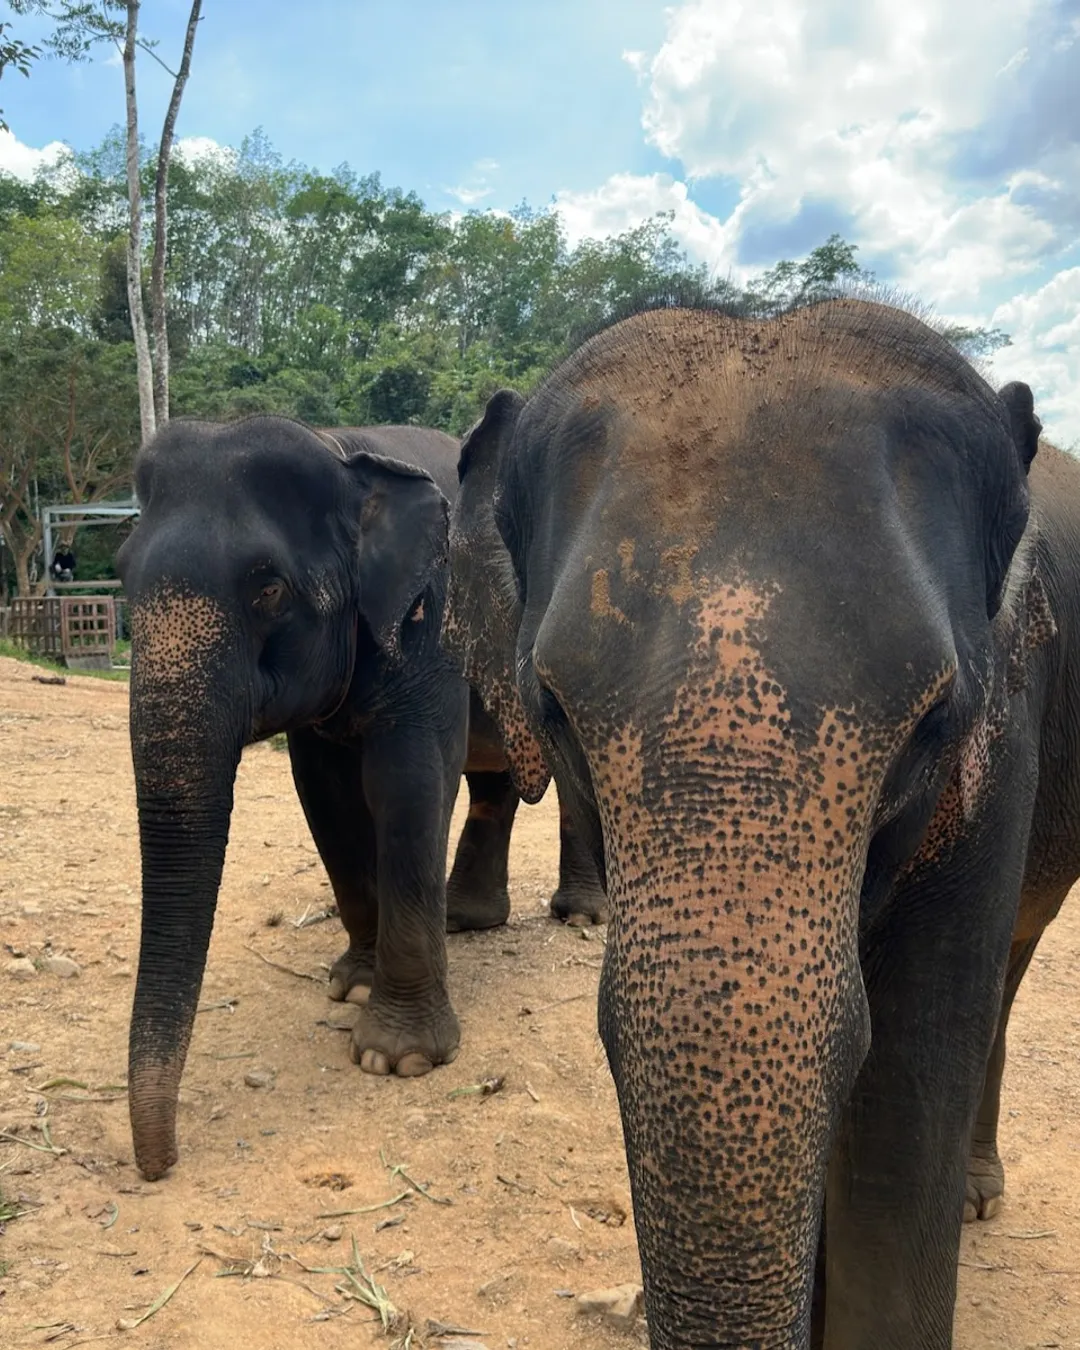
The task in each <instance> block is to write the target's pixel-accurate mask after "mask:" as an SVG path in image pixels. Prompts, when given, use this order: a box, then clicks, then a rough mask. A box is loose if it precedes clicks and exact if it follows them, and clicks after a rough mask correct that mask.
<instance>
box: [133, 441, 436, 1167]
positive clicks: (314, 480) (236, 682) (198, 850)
mask: <svg viewBox="0 0 1080 1350" xmlns="http://www.w3.org/2000/svg"><path fill="white" fill-rule="evenodd" d="M135 482H136V490H137V493H138V497H139V501H140V503H141V506H142V512H141V518H140V521H139V524H138V527H137V528H136V530H135V531H134V533H133V534H132V535H131V537H130V538H129V539H128V541H127V542H126V543H125V544H124V546H123V548H122V549H121V551H120V554H119V556H118V559H117V566H118V568H119V571H120V575H121V577H122V578H123V581H124V587H125V591H126V593H127V595H128V597H129V600H130V604H131V617H132V676H131V743H132V754H133V759H134V767H135V781H136V792H137V802H138V814H139V835H140V843H141V850H142V888H143V895H142V938H141V946H140V954H139V971H138V980H137V984H136V989H135V1002H134V1008H133V1011H132V1019H131V1036H130V1047H129V1056H130V1063H129V1097H130V1110H131V1123H132V1132H133V1136H134V1142H135V1157H136V1161H137V1163H138V1166H139V1168H140V1170H141V1171H142V1173H143V1175H144V1176H146V1177H147V1178H148V1179H151V1180H153V1179H155V1178H157V1177H160V1176H161V1175H162V1174H163V1173H164V1172H165V1171H167V1170H168V1168H169V1167H170V1166H171V1165H172V1164H173V1163H174V1162H175V1161H176V1158H177V1146H176V1105H177V1094H178V1090H179V1082H180V1076H181V1072H182V1070H183V1066H184V1060H185V1056H186V1053H187V1047H188V1042H189V1039H190V1035H191V1030H192V1024H193V1019H194V1015H195V1008H196V1003H197V1000H198V995H199V988H200V985H201V981H202V975H203V970H204V966H205V962H206V953H207V946H208V943H209V939H210V933H211V929H212V926H213V919H214V910H215V906H216V902H217V893H218V888H219V886H220V882H221V872H222V866H223V862H224V856H225V846H226V842H227V839H228V831H229V819H230V814H231V811H232V795H233V783H234V779H235V775H236V769H237V765H238V763H239V760H240V753H241V750H242V749H243V747H244V746H245V745H248V744H250V743H251V742H252V741H256V740H259V739H262V738H264V737H267V736H269V735H271V734H273V733H275V732H279V731H288V730H292V729H295V728H298V727H301V726H307V725H311V724H318V723H320V722H324V721H325V720H326V719H328V718H330V717H331V716H332V715H333V714H334V713H335V712H336V711H337V710H338V709H339V707H340V706H341V705H342V703H343V701H344V700H345V699H346V697H347V695H348V692H349V690H350V686H351V685H352V684H353V681H354V677H355V676H356V674H357V671H358V670H360V669H361V668H362V667H364V666H365V665H367V666H370V665H371V664H372V663H378V662H391V663H392V662H394V661H396V660H398V659H399V657H400V655H401V650H402V644H403V643H406V642H408V641H410V640H412V637H411V634H410V633H408V632H406V631H404V630H408V629H410V628H411V627H412V625H410V624H407V623H405V620H406V618H407V617H408V616H409V615H410V613H411V612H412V611H414V610H415V608H416V606H417V602H418V601H419V600H421V599H422V598H423V597H424V595H425V593H426V592H427V591H428V589H429V588H432V587H435V588H438V589H439V590H440V594H441V588H442V587H444V585H445V554H446V513H447V503H446V500H445V498H444V497H443V495H442V494H441V492H440V491H439V490H438V488H437V487H436V486H435V484H434V483H433V482H432V480H431V478H430V477H428V475H427V474H426V473H424V472H423V471H421V470H419V469H414V468H411V467H409V466H408V465H405V464H401V463H397V462H396V461H394V460H391V459H384V458H382V457H379V456H375V455H372V454H368V453H364V452H360V453H357V454H354V455H353V456H352V457H351V458H348V459H346V458H345V457H344V456H343V454H342V453H341V451H340V447H339V446H338V445H337V443H336V442H335V448H334V449H331V448H329V447H328V445H327V444H326V443H324V441H322V440H321V439H320V438H319V436H318V435H317V434H316V433H315V432H313V431H312V430H310V429H309V428H307V427H305V426H303V425H302V424H300V423H297V422H292V421H290V420H287V419H285V418H279V417H256V418H250V419H247V420H245V421H241V422H238V423H234V424H231V425H213V424H209V423H203V422H194V421H190V422H189V421H173V422H171V423H170V424H169V426H168V427H167V428H166V429H165V430H164V431H162V432H161V433H160V434H159V435H158V436H157V437H156V438H155V439H154V440H153V441H151V442H150V443H149V444H148V445H146V446H145V447H144V448H143V450H142V451H141V452H140V455H139V457H138V461H137V465H136V476H135Z"/></svg>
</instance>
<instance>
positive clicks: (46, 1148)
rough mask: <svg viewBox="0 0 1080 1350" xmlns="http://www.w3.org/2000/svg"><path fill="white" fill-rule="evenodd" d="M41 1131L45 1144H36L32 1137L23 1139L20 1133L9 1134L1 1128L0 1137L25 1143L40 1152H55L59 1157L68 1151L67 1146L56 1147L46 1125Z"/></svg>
mask: <svg viewBox="0 0 1080 1350" xmlns="http://www.w3.org/2000/svg"><path fill="white" fill-rule="evenodd" d="M41 1133H42V1135H44V1137H45V1139H46V1142H45V1143H44V1144H35V1143H34V1141H33V1140H32V1139H23V1138H22V1136H21V1135H18V1134H8V1132H7V1130H0V1139H6V1140H8V1142H9V1143H12V1144H25V1145H26V1147H27V1148H32V1149H35V1150H36V1151H37V1152H38V1153H54V1154H55V1155H56V1156H57V1157H58V1158H59V1157H62V1156H63V1155H64V1154H65V1153H66V1152H67V1149H66V1148H57V1147H56V1145H55V1144H54V1143H53V1141H52V1140H51V1139H50V1138H49V1136H48V1134H47V1133H46V1131H45V1129H44V1127H43V1128H42V1131H41Z"/></svg>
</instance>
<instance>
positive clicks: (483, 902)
mask: <svg viewBox="0 0 1080 1350" xmlns="http://www.w3.org/2000/svg"><path fill="white" fill-rule="evenodd" d="M509 917H510V893H509V892H508V891H507V889H506V887H505V886H501V887H496V888H494V889H493V888H491V887H490V886H487V887H482V886H476V885H470V884H469V883H468V882H467V881H464V880H458V879H457V878H456V877H453V876H452V877H451V878H450V880H449V882H448V883H447V886H446V931H447V932H448V933H469V932H473V931H474V930H476V929H481V928H498V927H500V925H502V924H504V923H505V922H506V921H507V919H509Z"/></svg>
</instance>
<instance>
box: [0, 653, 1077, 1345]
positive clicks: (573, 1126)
mask: <svg viewBox="0 0 1080 1350" xmlns="http://www.w3.org/2000/svg"><path fill="white" fill-rule="evenodd" d="M34 673H35V672H34V671H33V669H32V667H30V666H26V665H20V664H16V663H15V662H12V661H8V660H0V750H2V756H3V758H2V770H3V785H2V788H0V941H2V942H3V944H4V947H5V950H4V951H3V952H2V953H0V1131H3V1132H4V1133H5V1136H8V1137H4V1138H0V1169H2V1170H0V1193H2V1195H3V1197H4V1199H5V1201H6V1203H7V1204H8V1206H10V1207H14V1208H16V1209H21V1210H22V1211H23V1212H22V1214H21V1216H20V1217H17V1218H13V1219H10V1220H9V1221H8V1222H7V1223H6V1225H3V1227H2V1228H0V1232H2V1236H0V1270H2V1271H3V1274H2V1277H0V1345H2V1346H4V1347H7V1346H12V1347H17V1346H22V1345H35V1344H42V1343H45V1342H51V1343H53V1344H56V1345H59V1346H61V1347H65V1348H66V1347H70V1346H73V1345H76V1344H79V1343H85V1342H87V1341H90V1340H100V1341H103V1342H104V1341H126V1342H127V1343H128V1344H131V1345H135V1346H141V1347H147V1348H148V1350H157V1347H168V1348H169V1350H174V1348H175V1350H187V1348H188V1347H191V1350H195V1348H196V1347H197V1350H218V1347H221V1348H222V1350H224V1348H225V1347H229V1348H230V1350H231V1348H232V1347H234V1346H236V1345H244V1346H250V1347H253V1350H264V1348H267V1347H279V1346H280V1347H290V1350H307V1348H308V1347H320V1350H333V1347H337V1346H341V1347H350V1350H351V1348H352V1347H355V1346H364V1345H369V1344H371V1345H387V1344H388V1343H389V1342H388V1340H387V1339H386V1338H384V1336H383V1334H382V1331H381V1329H380V1327H379V1326H378V1324H377V1323H375V1322H373V1320H372V1318H373V1316H374V1315H373V1313H372V1312H371V1310H370V1309H369V1308H367V1307H366V1306H365V1305H364V1304H363V1303H362V1302H359V1301H356V1300H352V1299H348V1298H345V1297H344V1296H343V1295H342V1294H341V1293H340V1292H338V1289H337V1287H338V1286H341V1287H342V1288H346V1289H351V1290H352V1291H353V1292H356V1290H357V1287H358V1286H357V1284H356V1283H355V1277H356V1275H357V1273H358V1271H359V1266H358V1265H357V1258H359V1261H360V1262H362V1265H363V1269H364V1270H365V1271H366V1272H367V1274H368V1275H370V1276H372V1277H373V1278H374V1280H375V1281H376V1283H377V1284H379V1285H381V1286H382V1287H383V1288H384V1289H385V1290H386V1293H387V1295H388V1296H389V1298H390V1300H392V1302H393V1303H394V1304H395V1305H396V1307H397V1308H398V1309H400V1310H402V1311H403V1312H404V1313H406V1314H407V1315H408V1317H409V1318H410V1319H411V1325H412V1326H413V1327H415V1329H416V1331H415V1333H414V1336H413V1339H412V1342H411V1344H412V1345H414V1346H416V1345H420V1344H423V1343H424V1337H429V1336H431V1335H432V1332H433V1326H434V1329H435V1330H436V1331H437V1330H438V1324H443V1325H444V1326H445V1325H446V1324H449V1325H451V1326H454V1327H457V1328H461V1329H463V1331H465V1330H467V1331H468V1332H469V1333H470V1334H469V1335H468V1336H465V1335H462V1336H460V1337H459V1339H458V1341H457V1345H458V1347H459V1350H461V1348H462V1345H463V1342H469V1341H471V1342H473V1343H480V1344H481V1345H483V1346H487V1347H489V1350H496V1348H497V1347H507V1350H514V1347H524V1346H528V1347H530V1350H566V1348H568V1347H575V1348H576V1350H577V1348H579V1350H601V1347H616V1346H623V1347H625V1346H632V1345H634V1344H640V1343H641V1341H642V1339H643V1332H642V1329H641V1328H640V1326H639V1327H638V1328H637V1329H636V1330H630V1331H617V1330H614V1329H611V1328H609V1327H607V1326H606V1325H601V1324H600V1323H599V1322H598V1321H597V1319H596V1318H594V1317H587V1316H581V1315H579V1314H577V1313H576V1312H575V1307H574V1303H573V1299H572V1297H571V1295H574V1294H577V1293H580V1292H582V1291H584V1290H589V1289H594V1288H596V1287H598V1286H604V1285H613V1284H619V1283H622V1282H624V1281H634V1280H637V1279H638V1278H639V1270H638V1264H637V1255H636V1251H635V1246H634V1235H633V1223H632V1220H631V1219H630V1218H629V1209H630V1199H629V1192H628V1186H627V1178H626V1167H625V1162H624V1159H623V1151H622V1141H621V1136H620V1130H619V1122H618V1114H617V1110H616V1104H615V1093H614V1090H613V1087H612V1083H611V1078H610V1076H609V1074H608V1070H607V1066H606V1063H605V1060H604V1055H603V1051H602V1049H601V1046H600V1043H599V1040H598V1037H597V1035H596V1032H595V990H596V982H597V976H598V970H599V965H600V959H601V955H602V949H603V936H602V930H594V931H593V932H591V933H586V934H583V933H582V932H581V931H580V930H575V929H567V928H562V927H560V926H557V925H555V924H553V923H552V922H551V921H550V920H549V919H548V918H547V917H546V905H547V897H548V895H549V893H550V891H551V889H552V887H553V885H554V882H555V877H556V870H557V821H556V812H555V803H554V795H553V794H551V795H550V796H549V798H548V799H546V800H545V801H544V802H543V803H542V804H541V805H540V806H539V807H536V808H533V809H525V808H523V809H522V811H521V813H520V814H519V818H518V826H517V831H516V833H515V837H514V844H513V853H512V858H511V887H512V895H513V905H514V911H513V915H512V918H511V921H510V924H509V926H508V927H507V928H505V929H502V930H499V931H495V932H491V933H486V934H467V935H461V936H455V937H451V938H450V940H449V944H450V971H451V989H452V993H453V997H454V999H455V1003H456V1006H457V1009H458V1012H459V1015H460V1017H461V1021H462V1028H463V1047H462V1052H461V1054H460V1056H459V1058H458V1059H457V1061H456V1062H455V1063H454V1064H453V1065H451V1066H450V1067H448V1068H444V1069H440V1070H439V1071H437V1072H436V1073H434V1074H431V1075H429V1076H428V1077H427V1078H424V1079H417V1080H412V1081H397V1080H376V1079H372V1078H368V1077H365V1076H363V1075H361V1074H360V1072H359V1070H358V1069H356V1068H354V1067H353V1066H352V1065H351V1064H350V1062H349V1058H348V1049H347V1037H346V1036H345V1035H344V1034H342V1029H343V1028H344V1027H346V1026H347V1025H348V1024H349V1022H350V1020H351V1017H352V1016H353V1013H352V1011H351V1010H350V1009H348V1008H346V1007H343V1006H340V1005H336V1004H331V1003H330V1002H329V1001H328V1000H327V998H326V995H325V993H324V991H323V989H322V987H321V985H322V983H323V981H324V979H325V974H326V968H327V966H328V965H329V963H330V962H331V961H332V960H333V959H334V958H335V957H336V956H337V955H338V954H339V951H340V949H341V947H342V933H341V930H340V927H339V924H338V922H337V920H336V919H331V920H329V921H324V922H316V923H310V924H307V925H305V926H302V927H298V926H297V921H299V920H300V919H301V918H302V917H304V916H307V917H308V918H311V917H312V916H313V915H316V914H317V913H318V912H319V911H320V910H322V909H324V908H325V907H326V906H327V904H328V903H329V891H328V889H327V883H326V879H325V876H324V873H323V871H322V868H321V866H320V864H319V863H318V859H317V857H316V854H315V852H314V848H313V846H312V843H311V839H310V837H309V835H308V831H307V828H306V826H305V824H304V820H303V817H302V815H301V812H300V808H299V805H298V803H297V801H296V797H295V795H294V792H293V789H292V783H291V779H290V776H289V765H288V758H287V756H286V755H285V754H283V753H280V752H278V751H276V750H274V749H273V748H271V747H270V746H268V745H263V746H258V747H254V748H252V749H251V750H249V751H248V752H247V753H246V754H245V756H244V760H243V763H242V765H241V769H240V776H239V782H238V785H237V792H236V802H237V805H236V811H235V814H234V818H233V826H232V837H231V841H230V844H229V854H228V860H227V863H226V869H225V880H224V885H223V888H222V894H221V900H220V904H219V909H218V918H217V924H216V928H215V932H214V938H213V944H212V947H211V950H210V958H209V963H208V967H207V975H206V981H205V984H204V987H203V993H202V1003H201V1010H200V1013H199V1016H198V1017H197V1019H196V1030H195V1036H194V1040H193V1042H192V1046H191V1053H190V1057H189V1059H188V1066H187V1071H186V1074H185V1077H184V1086H183V1090H182V1095H181V1105H180V1149H181V1157H180V1162H179V1165H178V1166H177V1167H176V1168H175V1169H174V1170H173V1172H172V1173H171V1174H170V1175H169V1177H168V1178H167V1179H166V1180H164V1181H162V1182H159V1183H157V1184H154V1185H149V1184H147V1183H145V1182H143V1181H142V1180H141V1179H140V1177H139V1175H138V1173H137V1172H136V1170H135V1168H134V1166H133V1163H132V1151H131V1142H130V1136H129V1131H128V1120H127V1108H126V1101H125V1099H124V1097H123V1094H122V1091H117V1090H113V1089H111V1088H110V1085H118V1084H119V1085H122V1084H123V1081H124V1076H125V1064H126V1047H127V1020H128V1013H129V1009H130V1002H131V996H132V991H133V985H134V969H135V963H136V958H137V950H138V904H139V860H138V848H137V838H136V825H135V811H134V793H133V785H132V777H131V769H130V762H129V755H128V743H127V706H126V700H127V689H126V686H125V685H122V684H111V683H107V682H105V681H98V680H94V679H90V678H85V677H79V678H76V677H70V678H69V679H68V682H67V684H66V686H64V687H50V686H45V685H42V684H39V683H35V682H34V681H33V679H32V676H33V674H34ZM461 809H462V807H461V802H460V801H459V805H458V811H459V817H460V812H461ZM275 913H280V914H282V915H283V918H282V920H281V921H280V922H279V923H278V924H277V926H273V927H271V926H268V922H267V920H268V919H269V918H271V917H272V916H273V915H274V914H275ZM50 955H61V956H69V957H71V958H73V960H74V962H75V963H77V965H78V968H79V973H78V974H77V975H74V976H69V977H66V978H65V977H63V976H61V975H58V974H55V973H51V972H49V971H48V970H38V971H37V972H36V973H34V974H32V975H26V976H25V977H24V978H22V979H19V978H17V977H16V976H15V975H13V974H11V973H9V971H8V970H7V967H8V966H9V964H10V963H11V962H12V961H15V960H17V959H18V958H19V957H22V956H27V957H30V958H31V959H33V960H34V961H35V962H37V963H38V964H42V958H48V957H49V956H50ZM260 958H265V959H260ZM267 962H276V963H278V965H279V966H282V967H286V968H287V969H286V970H281V969H277V968H274V967H272V966H271V965H269V964H267ZM13 1042H14V1043H15V1044H14V1045H12V1043H13ZM248 1076H250V1079H251V1083H254V1084H260V1085H259V1086H251V1085H249V1082H248V1081H246V1079H247V1078H248ZM491 1078H498V1079H501V1080H502V1087H501V1090H499V1091H497V1092H495V1093H494V1094H491V1095H482V1094H481V1093H479V1092H468V1091H466V1092H457V1090H458V1089H467V1088H469V1087H471V1086H474V1085H476V1084H478V1083H479V1082H481V1081H482V1080H484V1079H491ZM63 1080H70V1081H67V1082H64V1081H63ZM50 1084H51V1086H49V1085H50ZM77 1084H78V1085H81V1086H77ZM456 1092H457V1095H454V1094H455V1093H456ZM1078 1107H1080V904H1076V903H1074V904H1073V905H1072V906H1071V907H1069V906H1067V907H1066V911H1065V913H1064V915H1063V916H1062V918H1061V919H1060V920H1059V921H1058V923H1057V924H1056V925H1055V926H1054V928H1053V929H1052V930H1051V932H1050V934H1049V935H1048V937H1047V939H1046V940H1045V942H1044V944H1043V947H1042V949H1041V951H1040V952H1039V953H1038V954H1037V956H1036V958H1035V962H1034V966H1033V969H1032V971H1031V974H1030V976H1029V979H1028V981H1027V983H1026V985H1025V987H1024V989H1023V990H1022V991H1021V995H1020V998H1019V1001H1018V1004H1017V1009H1016V1013H1015V1015H1014V1019H1013V1034H1012V1039H1011V1047H1010V1061H1009V1070H1008V1077H1007V1082H1006V1102H1005V1124H1004V1129H1003V1135H1004V1139H1003V1143H1004V1156H1005V1161H1006V1166H1007V1169H1008V1198H1007V1202H1006V1205H1005V1209H1004V1211H1003V1213H1002V1215H1001V1216H1000V1217H999V1218H998V1219H997V1220H994V1221H992V1222H990V1223H986V1224H980V1225H978V1226H976V1227H974V1228H970V1229H968V1230H967V1231H966V1232H965V1236H964V1241H963V1251H962V1257H961V1264H962V1269H961V1271H960V1296H959V1300H958V1312H957V1337H956V1343H957V1347H958V1350H1027V1347H1042V1346H1047V1347H1049V1346H1057V1347H1080V1198H1078V1197H1080V1109H1078ZM11 1135H17V1136H18V1139H19V1140H21V1141H22V1142H15V1141H13V1140H12V1139H11V1138H10V1136H11ZM50 1142H51V1144H52V1145H53V1146H54V1147H55V1149H56V1150H57V1152H47V1151H43V1150H45V1149H47V1148H48V1146H49V1144H50ZM29 1145H36V1147H29ZM397 1166H400V1167H403V1168H404V1171H397V1170H395V1168H396V1167H397ZM421 1190H422V1191H423V1193H421ZM402 1196H403V1198H398V1199H397V1200H396V1202H394V1203H391V1202H392V1201H394V1198H395V1197H402ZM380 1206H381V1207H380ZM340 1211H360V1212H353V1213H344V1214H340V1213H338V1212H340ZM354 1240H355V1252H354V1248H353V1242H354ZM200 1258H201V1259H200ZM196 1263H198V1264H197V1265H196ZM193 1267H194V1268H193ZM326 1267H330V1268H335V1267H336V1268H337V1269H336V1271H335V1270H333V1269H331V1270H330V1271H327V1270H325V1268H326ZM313 1268H323V1269H313ZM347 1269H352V1271H353V1275H352V1276H350V1275H349V1274H347V1273H346V1270H347ZM186 1272H190V1273H189V1274H188V1275H187V1278H185V1279H184V1280H183V1282H182V1283H181V1284H180V1286H179V1288H177V1289H176V1291H175V1293H174V1295H173V1297H172V1298H171V1299H170V1301H169V1302H168V1303H167V1304H166V1305H165V1306H163V1307H161V1308H160V1310H158V1311H156V1312H154V1313H153V1314H152V1315H151V1316H149V1317H147V1319H146V1320H145V1321H144V1322H142V1324H141V1325H139V1326H138V1327H137V1328H130V1329H127V1330H123V1329H120V1328H119V1327H118V1322H119V1321H121V1320H126V1321H127V1322H134V1321H135V1320H136V1319H138V1318H139V1317H140V1316H141V1315H143V1314H145V1313H147V1312H148V1310H149V1309H150V1308H151V1307H152V1306H153V1305H154V1303H155V1301H156V1300H158V1299H159V1296H160V1295H162V1294H164V1293H165V1292H166V1291H168V1290H169V1289H171V1288H172V1287H173V1286H174V1285H175V1284H176V1282H177V1281H178V1280H180V1279H181V1277H183V1276H185V1273H186ZM361 1283H362V1281H361ZM409 1325H410V1323H409V1322H404V1323H402V1324H401V1325H400V1326H399V1328H398V1330H397V1332H396V1334H397V1336H398V1337H399V1338H407V1335H408V1326H409ZM390 1339H391V1340H392V1339H393V1338H392V1337H391V1338H390ZM400 1343H401V1344H407V1343H408V1342H407V1340H406V1339H403V1340H401V1341H400ZM430 1343H432V1344H435V1343H438V1342H436V1341H431V1342H430ZM444 1343H445V1344H453V1341H449V1340H448V1341H445V1342H444Z"/></svg>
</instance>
